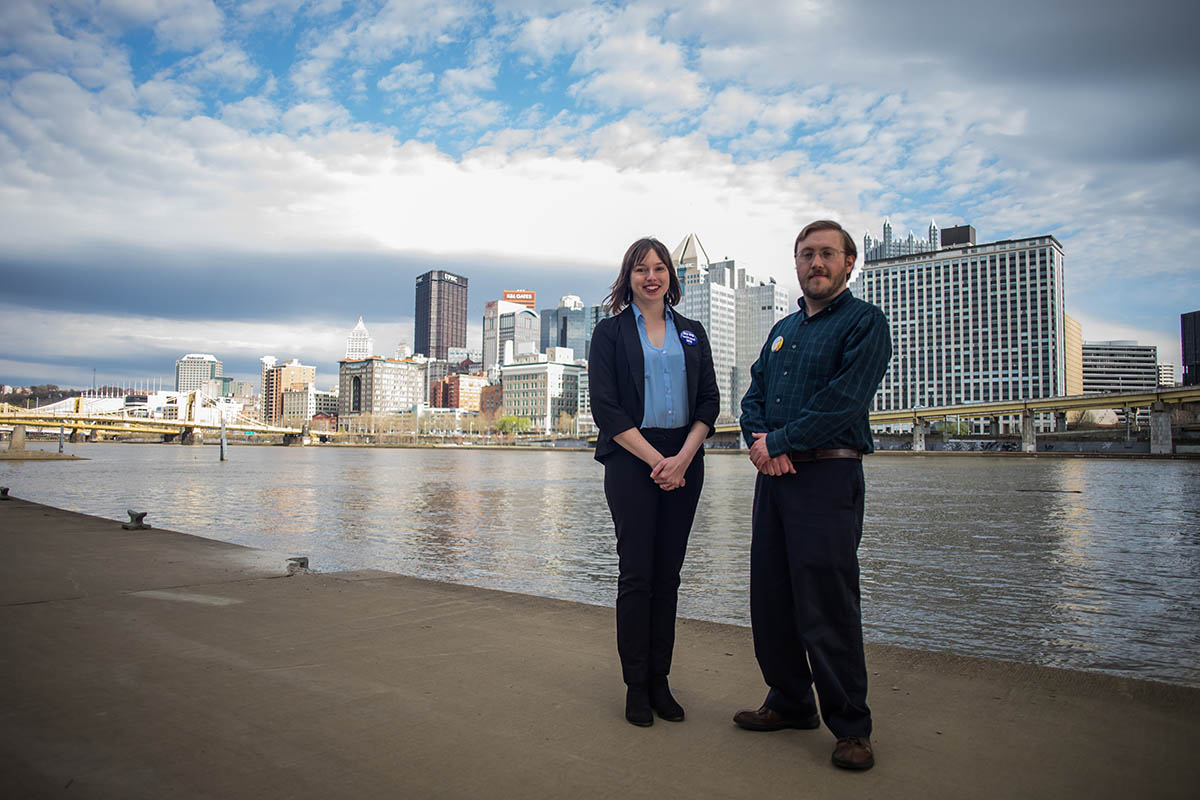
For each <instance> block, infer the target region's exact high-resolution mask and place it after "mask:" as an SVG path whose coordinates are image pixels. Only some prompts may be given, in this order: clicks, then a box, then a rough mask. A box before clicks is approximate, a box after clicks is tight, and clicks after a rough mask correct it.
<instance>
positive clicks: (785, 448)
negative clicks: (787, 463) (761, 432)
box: [766, 428, 792, 458]
mask: <svg viewBox="0 0 1200 800" xmlns="http://www.w3.org/2000/svg"><path fill="white" fill-rule="evenodd" d="M766 441H767V455H769V456H770V457H771V458H775V456H780V455H783V454H784V453H787V452H789V451H790V450H791V449H792V448H791V445H789V444H788V441H787V438H786V437H785V436H784V435H783V428H780V429H778V430H774V431H771V432H770V433H768V434H767V440H766Z"/></svg>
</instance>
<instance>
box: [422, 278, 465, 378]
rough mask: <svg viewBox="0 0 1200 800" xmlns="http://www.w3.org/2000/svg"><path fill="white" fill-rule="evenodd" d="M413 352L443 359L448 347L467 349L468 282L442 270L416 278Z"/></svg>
mask: <svg viewBox="0 0 1200 800" xmlns="http://www.w3.org/2000/svg"><path fill="white" fill-rule="evenodd" d="M415 317H416V319H415V321H414V327H415V331H414V333H413V349H414V350H415V351H416V352H418V353H420V354H422V355H425V356H428V357H429V358H436V359H440V360H443V361H444V360H445V359H446V351H447V350H448V349H449V348H451V347H466V346H467V279H466V278H464V277H462V276H461V275H455V274H454V273H452V272H446V271H445V270H439V269H435V270H430V271H429V272H426V273H425V274H424V275H418V276H417V303H416V315H415Z"/></svg>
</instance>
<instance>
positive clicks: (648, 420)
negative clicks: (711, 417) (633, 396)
mask: <svg viewBox="0 0 1200 800" xmlns="http://www.w3.org/2000/svg"><path fill="white" fill-rule="evenodd" d="M666 312H667V314H666V317H667V320H666V322H667V332H666V336H665V337H664V338H663V346H662V347H655V346H654V345H652V344H650V337H649V336H648V335H647V334H646V318H645V317H644V316H643V315H642V311H641V309H639V308H638V307H637V306H636V305H635V306H634V307H633V315H634V318H635V319H636V320H637V329H638V338H639V339H640V340H641V342H642V358H643V360H644V361H645V364H646V372H645V378H646V382H645V384H644V387H645V393H646V411H645V413H644V414H643V415H642V427H643V428H682V427H684V426H685V425H687V424H688V401H687V367H686V366H685V365H684V362H683V343H682V342H680V341H679V331H677V330H676V329H675V315H674V314H672V313H671V309H670V307H667V308H666Z"/></svg>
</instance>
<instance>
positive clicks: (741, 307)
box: [730, 270, 789, 416]
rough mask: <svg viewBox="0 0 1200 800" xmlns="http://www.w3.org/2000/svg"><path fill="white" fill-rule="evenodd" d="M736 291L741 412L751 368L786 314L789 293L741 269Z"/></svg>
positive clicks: (736, 400) (736, 397) (736, 385)
mask: <svg viewBox="0 0 1200 800" xmlns="http://www.w3.org/2000/svg"><path fill="white" fill-rule="evenodd" d="M736 280H737V283H736V284H735V287H734V290H733V294H734V299H735V301H736V304H737V348H736V353H735V356H734V358H735V362H736V363H735V366H734V371H733V396H732V397H731V398H730V399H731V400H732V402H733V407H734V411H735V413H736V414H737V415H739V416H740V414H741V404H742V397H743V396H744V395H745V394H746V390H747V389H749V388H750V367H752V366H754V362H755V361H756V360H757V359H758V354H759V353H760V352H761V351H762V346H763V343H764V342H765V341H766V340H767V335H768V334H770V332H771V328H773V327H774V326H775V323H776V322H778V321H779V320H781V319H783V318H784V317H786V316H787V315H788V313H789V311H788V293H787V291H786V290H785V289H784V288H783V287H782V286H780V285H779V284H777V283H775V280H774V279H773V278H772V279H770V280H767V281H762V280H759V279H758V278H754V277H751V276H748V275H746V271H745V270H737V273H736Z"/></svg>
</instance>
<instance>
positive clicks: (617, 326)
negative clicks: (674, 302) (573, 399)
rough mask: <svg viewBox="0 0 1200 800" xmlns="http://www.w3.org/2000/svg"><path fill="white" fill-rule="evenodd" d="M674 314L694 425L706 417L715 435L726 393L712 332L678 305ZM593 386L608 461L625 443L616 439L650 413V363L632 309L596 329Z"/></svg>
mask: <svg viewBox="0 0 1200 800" xmlns="http://www.w3.org/2000/svg"><path fill="white" fill-rule="evenodd" d="M671 313H672V314H674V315H675V330H676V332H677V333H678V334H679V337H680V339H682V340H683V342H682V343H683V363H684V366H685V368H686V369H687V393H688V409H689V410H690V411H691V419H689V420H688V427H690V426H691V425H692V423H694V422H695V421H696V420H700V421H701V422H703V423H704V424H705V425H707V426H708V435H709V436H712V435H713V429H714V428H715V427H716V422H717V414H718V413H719V412H720V410H721V393H720V390H718V389H717V373H716V371H715V370H714V369H713V359H712V347H711V346H710V345H709V343H708V334H707V333H706V332H705V330H704V326H702V325H701V324H700V323H699V322H696V321H695V320H691V319H688V318H686V317H684V316H683V315H682V314H680V313H679V312H678V311H675V310H674V309H671ZM687 331H691V333H693V334H694V335H695V337H696V342H695V344H688V342H687V337H686V336H685V335H684V334H685V332H687ZM588 386H589V395H590V397H591V400H592V418H593V419H594V420H595V421H596V426H597V427H598V428H599V429H600V435H599V436H598V437H597V439H596V460H597V461H603V460H604V459H605V458H607V457H608V455H609V454H611V453H612V452H613V451H614V450H616V449H618V448H619V447H620V446H621V445H619V444H617V443H616V442H614V441H613V438H612V437H613V436H615V435H616V434H618V433H621V432H623V431H627V430H629V429H630V428H639V427H641V425H642V417H643V416H645V413H646V396H645V391H646V361H645V358H644V357H643V356H642V341H641V338H640V337H639V336H638V329H637V319H636V317H634V314H633V308H632V307H629V308H626V309H625V310H624V311H622V312H621V313H620V314H618V315H616V316H615V317H607V318H605V319H602V320H600V322H599V323H597V324H596V329H595V330H594V331H592V347H591V350H590V351H589V352H588Z"/></svg>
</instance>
